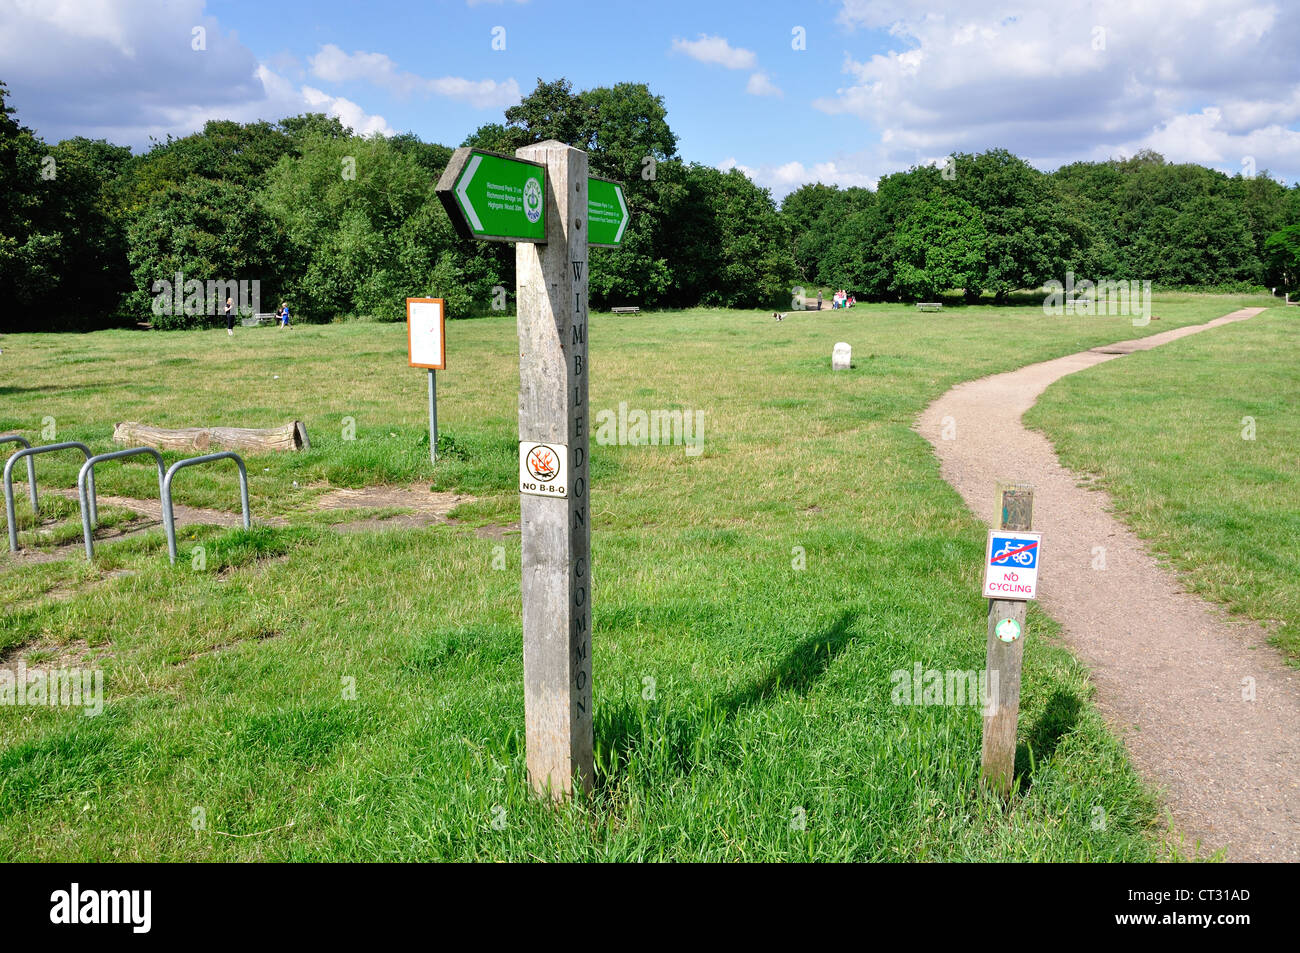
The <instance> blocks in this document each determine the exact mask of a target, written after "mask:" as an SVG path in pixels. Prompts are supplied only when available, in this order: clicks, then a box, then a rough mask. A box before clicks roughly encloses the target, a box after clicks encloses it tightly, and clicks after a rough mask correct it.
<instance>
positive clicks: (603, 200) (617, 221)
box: [587, 178, 632, 248]
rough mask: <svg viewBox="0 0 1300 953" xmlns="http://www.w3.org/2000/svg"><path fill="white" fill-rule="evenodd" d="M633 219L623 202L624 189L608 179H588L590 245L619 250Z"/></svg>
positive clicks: (588, 236)
mask: <svg viewBox="0 0 1300 953" xmlns="http://www.w3.org/2000/svg"><path fill="white" fill-rule="evenodd" d="M631 219H632V216H631V214H630V213H629V212H628V210H627V202H626V201H625V200H624V198H623V186H622V185H620V184H619V183H618V182H611V181H610V180H609V179H596V178H588V179H587V221H588V222H589V227H588V231H587V244H589V245H599V246H601V247H604V248H617V247H618V246H619V245H621V244H623V233H624V232H625V231H627V223H628V222H629V221H631Z"/></svg>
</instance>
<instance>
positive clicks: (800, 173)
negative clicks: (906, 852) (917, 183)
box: [717, 154, 880, 201]
mask: <svg viewBox="0 0 1300 953" xmlns="http://www.w3.org/2000/svg"><path fill="white" fill-rule="evenodd" d="M873 161H879V160H878V158H876V157H871V156H868V155H866V154H862V155H859V156H855V157H850V158H848V159H847V160H841V161H838V162H837V161H834V160H827V161H825V162H815V163H813V164H812V165H804V164H803V163H802V162H798V161H792V162H785V163H782V164H780V165H768V164H765V165H760V166H758V167H757V168H754V167H751V166H748V165H744V164H742V163H741V162H739V161H737V160H736V158H735V156H729V157H728V158H726V159H724V160H723V161H721V162H719V163H718V165H717V168H718V170H719V171H722V172H728V171H730V170H731V169H736V170H738V171H740V172H743V173H744V174H745V175H746V176H747V177H748V178H749V179H750V180H751V181H752V182H753V183H754V184H755V185H760V186H762V187H763V188H765V189H771V190H772V197H773V198H775V199H776V200H777V201H780V200H781V199H783V198H785V196H786V195H788V194H790V193H791V192H793V191H794V190H795V189H797V188H799V186H801V185H804V184H806V183H809V182H821V183H822V184H824V185H838V186H840V187H841V188H851V187H855V186H857V187H862V188H869V189H874V188H875V187H876V183H877V182H878V181H879V180H880V173H879V172H870V171H867V170H866V169H865V168H863V166H864V165H866V164H868V163H871V162H873Z"/></svg>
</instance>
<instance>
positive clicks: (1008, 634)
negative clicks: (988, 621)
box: [993, 619, 1020, 642]
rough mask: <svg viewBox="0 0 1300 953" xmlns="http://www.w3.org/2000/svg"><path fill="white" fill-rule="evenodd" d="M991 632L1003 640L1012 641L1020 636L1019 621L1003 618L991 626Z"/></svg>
mask: <svg viewBox="0 0 1300 953" xmlns="http://www.w3.org/2000/svg"><path fill="white" fill-rule="evenodd" d="M993 634H994V635H996V636H997V637H998V638H999V639H1001V640H1002V641H1003V642H1014V641H1015V640H1016V639H1018V638H1020V623H1019V622H1017V621H1016V620H1015V619H1003V620H1002V621H1001V622H999V623H998V624H997V625H995V626H994V627H993Z"/></svg>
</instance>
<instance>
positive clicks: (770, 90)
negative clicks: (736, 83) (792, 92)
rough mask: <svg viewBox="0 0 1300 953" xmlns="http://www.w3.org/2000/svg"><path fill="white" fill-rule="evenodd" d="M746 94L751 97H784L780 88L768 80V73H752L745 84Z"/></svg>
mask: <svg viewBox="0 0 1300 953" xmlns="http://www.w3.org/2000/svg"><path fill="white" fill-rule="evenodd" d="M745 92H747V93H749V94H750V95H751V96H784V95H785V94H784V93H783V92H781V89H780V87H778V86H777V85H776V84H775V83H773V82H772V80H771V79H769V78H768V75H767V74H766V73H751V74H750V76H749V82H748V83H746V84H745Z"/></svg>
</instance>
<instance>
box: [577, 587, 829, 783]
mask: <svg viewBox="0 0 1300 953" xmlns="http://www.w3.org/2000/svg"><path fill="white" fill-rule="evenodd" d="M852 623H853V616H852V615H851V614H850V613H848V612H845V613H842V614H841V615H840V617H839V618H838V619H837V620H835V622H833V623H832V624H831V625H829V626H828V627H827V628H825V629H823V630H822V631H820V632H815V633H813V634H811V635H809V636H807V637H806V638H804V639H802V640H801V641H800V642H799V643H798V644H796V645H795V646H794V648H793V649H791V650H790V652H789V653H788V654H786V656H785V657H784V658H782V659H781V660H780V661H779V662H778V663H777V664H776V665H774V666H773V667H772V668H771V669H770V670H768V671H767V672H766V673H765V674H764V675H762V676H760V677H759V678H756V679H754V680H752V681H750V682H748V683H747V684H744V685H741V686H740V687H738V688H736V689H734V690H732V691H730V692H728V693H726V694H725V695H722V696H720V697H718V698H715V699H713V700H711V701H710V702H709V703H708V704H707V705H705V706H704V707H701V708H696V709H694V710H691V711H688V712H684V713H680V714H677V713H664V712H655V711H651V710H649V709H647V708H646V707H644V706H640V705H636V704H634V703H632V702H628V701H624V702H622V703H620V704H619V705H618V706H617V707H615V708H614V709H613V710H611V711H601V712H600V713H598V714H597V717H596V725H595V740H596V751H597V757H596V786H597V788H598V789H602V788H609V787H611V786H613V785H615V784H616V783H617V782H618V781H619V780H620V779H621V778H622V777H624V776H625V775H626V774H627V773H628V768H629V765H630V764H631V762H632V761H633V760H634V759H636V760H638V761H640V762H642V763H643V764H645V765H647V766H649V767H650V768H651V769H652V770H656V771H671V772H678V773H681V774H689V773H690V771H691V769H692V768H693V767H694V765H696V764H698V763H699V762H700V761H701V760H703V756H704V755H706V754H707V752H708V751H709V750H710V749H711V748H712V744H713V742H714V740H715V739H716V736H717V734H718V731H719V729H721V728H723V727H725V726H726V725H727V724H728V723H730V722H732V721H734V720H735V717H736V716H737V715H739V714H740V713H741V712H744V711H747V710H749V709H753V708H756V707H759V706H762V705H766V704H770V703H771V702H773V701H775V700H777V699H778V698H779V697H780V696H783V695H797V696H804V695H806V694H807V693H808V692H809V691H811V690H812V688H813V687H814V686H815V685H816V684H817V682H818V681H819V680H820V679H821V677H822V676H823V675H825V674H826V671H827V670H828V669H829V668H830V665H831V663H832V662H833V661H834V660H835V658H836V657H837V656H839V654H840V653H841V652H843V651H844V650H845V649H846V648H848V646H849V644H850V643H851V642H852V633H851V627H852Z"/></svg>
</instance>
